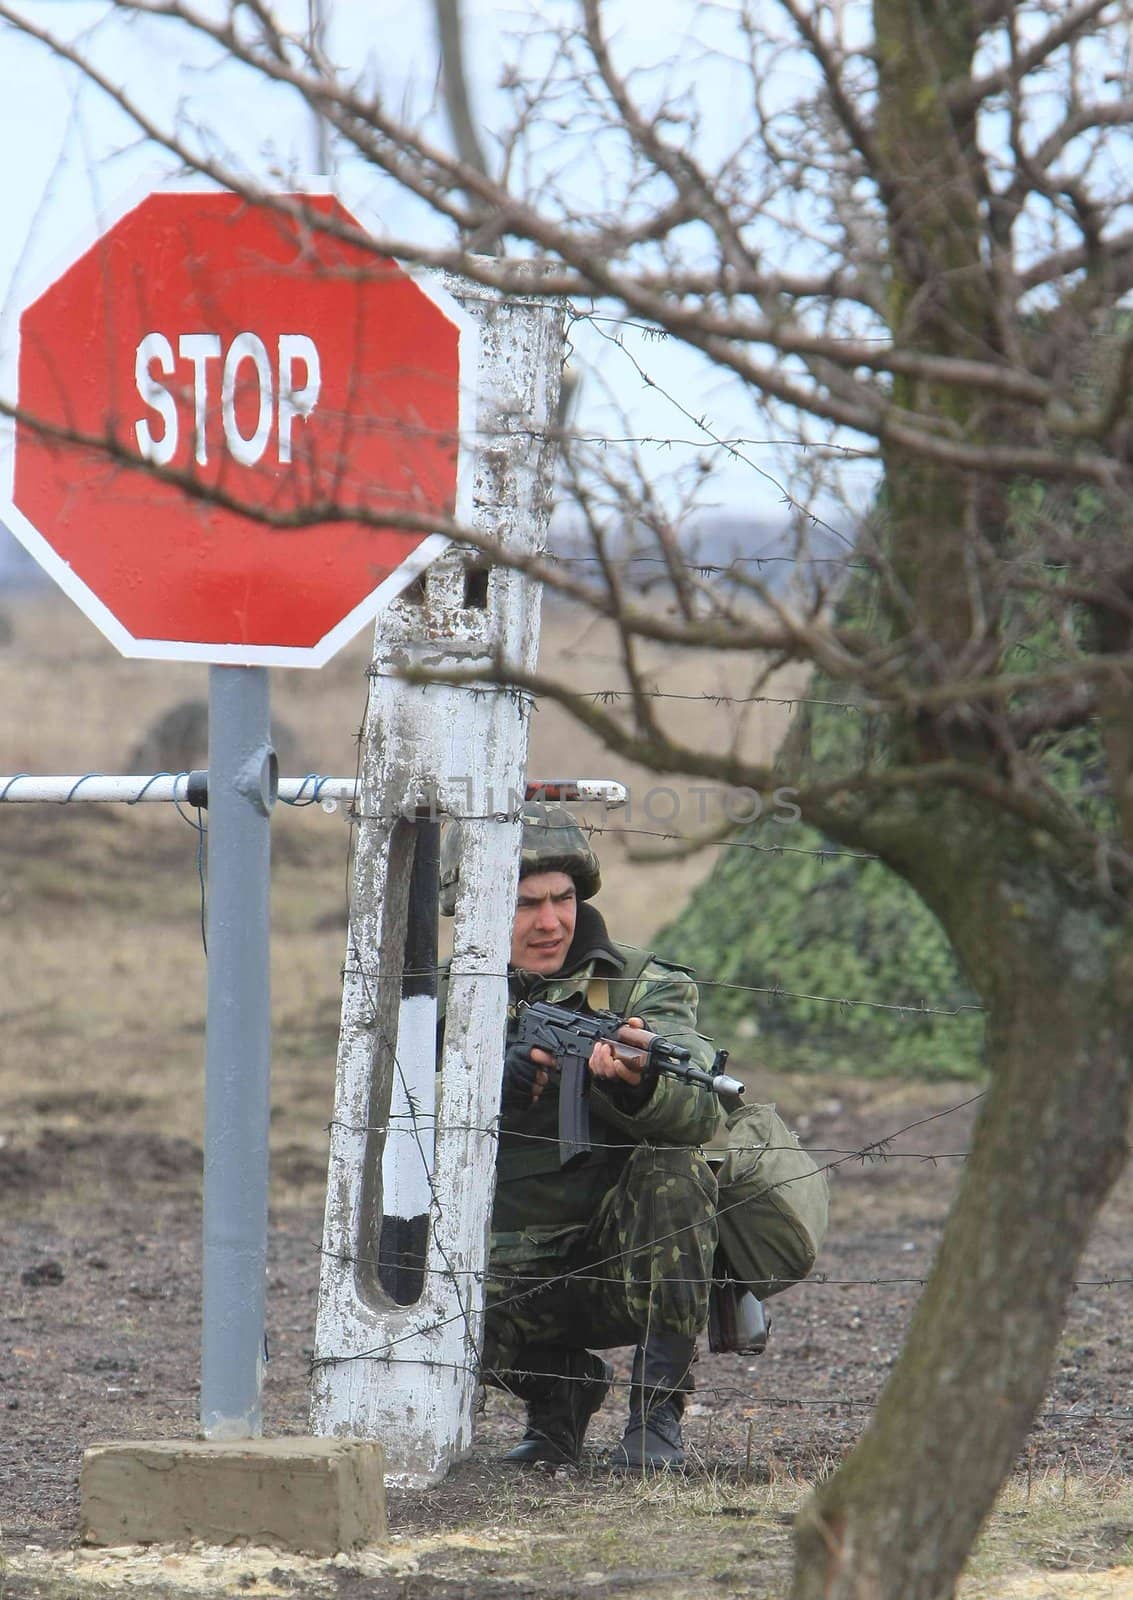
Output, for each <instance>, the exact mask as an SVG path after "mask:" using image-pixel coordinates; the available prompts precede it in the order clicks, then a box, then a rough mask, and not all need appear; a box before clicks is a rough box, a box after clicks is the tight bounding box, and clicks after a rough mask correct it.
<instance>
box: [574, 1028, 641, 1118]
mask: <svg viewBox="0 0 1133 1600" xmlns="http://www.w3.org/2000/svg"><path fill="white" fill-rule="evenodd" d="M618 1039H619V1040H620V1042H621V1044H620V1046H618V1045H613V1044H609V1043H607V1041H606V1040H605V1039H599V1040H598V1041H597V1043H596V1044H595V1046H594V1048H593V1050H592V1051H591V1052H590V1062H589V1066H590V1071H591V1074H592V1075H593V1076H594V1077H595V1078H597V1079H598V1081H599V1082H600V1083H601V1084H602V1087H603V1088H604V1089H605V1090H606V1091H607V1092H608V1093H611V1094H612V1096H613V1098H614V1099H615V1101H618V1102H620V1103H621V1104H622V1106H623V1108H624V1109H627V1110H628V1109H630V1108H631V1107H632V1108H634V1109H636V1107H637V1106H640V1105H644V1103H645V1101H646V1100H648V1098H649V1096H650V1094H652V1092H653V1084H654V1082H655V1081H656V1077H657V1074H656V1072H654V1071H651V1070H650V1067H649V1045H650V1041H651V1040H652V1039H653V1034H652V1033H650V1032H649V1030H648V1029H647V1028H646V1026H645V1024H644V1022H643V1021H642V1019H641V1018H640V1017H627V1018H626V1020H625V1022H624V1023H623V1024H622V1026H621V1027H620V1028H619V1029H618ZM626 1045H629V1046H631V1047H632V1048H631V1049H628V1050H627V1049H625V1048H624V1046H626Z"/></svg>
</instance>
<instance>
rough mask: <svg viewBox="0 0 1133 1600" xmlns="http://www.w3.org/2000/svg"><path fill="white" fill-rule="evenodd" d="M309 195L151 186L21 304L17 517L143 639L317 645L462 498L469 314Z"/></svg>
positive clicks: (133, 641) (244, 660) (56, 564)
mask: <svg viewBox="0 0 1133 1600" xmlns="http://www.w3.org/2000/svg"><path fill="white" fill-rule="evenodd" d="M291 198H294V199H295V200H297V201H298V200H299V199H300V197H298V196H295V197H291ZM302 205H303V207H304V208H308V209H309V210H310V211H312V212H314V213H316V214H317V216H318V217H319V218H322V219H325V220H326V222H327V223H328V224H330V225H331V228H332V230H333V228H334V226H335V225H338V224H341V225H342V227H343V228H344V230H345V232H346V235H347V236H344V237H339V236H336V235H335V233H334V232H333V231H330V232H328V231H324V230H323V229H321V228H318V227H316V226H312V224H311V223H310V222H304V221H303V220H301V219H299V218H297V217H295V216H292V215H289V214H287V213H286V212H285V211H284V210H281V209H280V206H279V205H278V203H277V204H276V205H274V206H273V205H272V204H271V203H270V202H269V203H265V204H262V205H251V204H249V203H248V202H246V201H245V200H243V199H241V198H240V197H238V196H235V195H231V194H226V193H219V192H217V193H157V194H151V195H150V196H149V197H148V198H146V199H145V200H143V201H142V202H141V204H139V205H138V206H136V208H135V209H134V210H132V211H130V212H128V213H127V214H126V215H125V216H123V217H122V218H121V219H120V220H119V221H118V222H117V223H116V224H115V225H114V226H113V227H111V228H110V229H109V230H108V231H107V232H106V233H104V234H103V235H102V236H101V237H100V238H99V239H98V240H97V241H96V242H95V243H94V244H93V245H92V246H91V247H90V248H89V249H88V250H86V252H85V253H84V254H82V255H80V256H79V257H78V258H77V259H76V260H75V261H74V263H73V264H72V265H71V266H70V267H68V268H67V270H66V271H64V272H63V273H62V275H61V276H60V277H59V278H57V279H56V281H55V282H54V283H52V284H51V286H50V287H49V288H48V289H46V290H45V291H44V292H43V293H42V294H41V295H40V296H39V297H38V298H37V299H36V300H34V301H33V302H32V303H31V304H30V305H28V306H27V308H26V309H25V310H24V312H23V315H22V317H21V319H20V340H19V368H18V404H19V413H20V420H19V421H18V422H17V423H16V427H15V446H14V452H13V455H14V462H13V464H12V466H11V469H10V470H11V477H12V487H11V501H12V504H11V507H10V508H9V511H8V518H7V519H8V520H9V522H10V523H11V525H12V531H13V532H14V533H15V534H16V535H17V537H18V538H20V539H21V541H22V542H23V543H24V544H25V545H26V546H27V548H28V549H29V550H31V552H32V553H33V554H34V555H35V556H37V558H38V559H39V560H40V561H41V563H42V564H43V565H44V566H46V567H47V568H48V570H49V571H50V572H51V573H52V574H53V576H55V577H56V578H57V580H58V581H59V582H60V583H61V584H62V585H63V586H64V587H65V588H66V589H67V590H68V592H69V593H70V594H71V595H72V597H73V598H74V599H75V600H76V601H77V602H78V604H79V605H80V606H81V607H82V608H83V610H84V611H86V612H87V614H88V615H89V616H90V617H91V618H92V619H93V620H94V621H95V622H96V623H97V624H98V625H99V626H100V627H101V628H102V629H103V631H104V632H105V633H106V634H107V635H108V636H109V637H110V638H111V639H112V640H113V641H114V643H115V644H117V645H118V647H119V649H121V650H122V651H123V652H124V653H126V654H128V655H144V656H163V657H167V658H168V657H173V658H180V659H191V660H197V661H214V662H227V663H234V664H245V665H253V664H255V665H271V664H275V665H311V666H317V665H319V664H321V662H323V661H325V660H326V659H327V658H328V657H329V656H330V655H331V654H332V653H333V652H334V650H336V649H337V648H338V647H339V645H341V644H343V643H344V642H345V641H346V639H348V638H349V637H350V636H351V635H352V634H353V633H354V632H356V631H357V629H358V628H359V627H360V626H361V625H362V623H363V622H365V621H366V620H367V619H368V618H369V617H371V616H372V615H373V614H374V613H375V612H376V611H377V610H378V609H379V608H380V606H381V605H382V604H384V603H385V602H386V601H388V600H389V599H391V598H393V596H395V595H396V594H397V593H399V592H400V590H401V589H403V588H404V587H405V585H406V584H407V583H409V582H410V581H411V580H412V579H413V578H414V577H415V576H416V575H417V573H418V572H419V571H420V570H421V569H422V567H423V566H425V565H426V564H427V562H428V561H429V560H431V559H432V558H433V557H434V556H435V555H436V554H437V553H438V551H439V550H440V549H441V548H443V545H444V540H443V539H441V538H439V537H438V536H436V535H431V534H430V533H429V532H428V529H427V528H426V529H425V530H424V531H407V530H405V529H399V528H397V527H396V526H392V525H391V523H393V522H394V521H395V520H396V519H397V518H398V517H405V516H410V517H423V518H426V519H427V518H429V517H434V518H437V517H448V516H451V515H452V514H454V512H459V511H460V510H461V509H462V508H461V507H458V504H457V487H458V447H459V441H460V428H461V414H460V413H461V395H462V392H463V393H465V394H467V393H468V392H470V390H471V389H472V387H473V385H472V379H473V375H474V366H475V332H474V329H473V328H472V325H471V323H470V321H469V319H468V318H467V317H465V315H464V314H463V313H462V312H461V311H460V309H459V308H458V307H457V305H456V304H455V302H454V301H453V300H452V299H451V298H450V297H449V296H448V295H447V294H445V293H444V291H443V290H440V289H439V288H437V287H435V286H433V285H427V284H425V283H423V282H422V281H421V280H419V279H417V278H415V277H411V276H410V275H409V274H408V273H407V272H405V271H404V269H403V268H401V267H400V266H399V265H398V264H397V263H396V262H394V261H391V260H389V259H388V258H384V257H380V256H376V255H375V254H374V253H373V252H372V251H371V250H369V249H367V248H366V247H365V244H364V243H361V242H357V241H355V240H352V239H351V238H350V237H349V236H348V235H349V232H350V230H352V229H354V228H355V227H356V224H355V223H354V220H353V218H352V217H351V216H350V214H349V213H348V212H347V211H346V210H345V209H344V208H343V206H342V205H341V204H340V203H339V202H338V201H337V200H335V199H333V198H332V197H330V196H318V197H312V196H305V197H302Z"/></svg>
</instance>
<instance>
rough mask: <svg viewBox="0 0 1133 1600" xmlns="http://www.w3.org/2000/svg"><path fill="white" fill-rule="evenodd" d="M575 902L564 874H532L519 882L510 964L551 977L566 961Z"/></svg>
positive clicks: (571, 936) (573, 893) (573, 920)
mask: <svg viewBox="0 0 1133 1600" xmlns="http://www.w3.org/2000/svg"><path fill="white" fill-rule="evenodd" d="M577 916H578V901H577V899H576V897H575V892H574V880H573V878H570V877H568V876H567V874H566V873H565V872H532V873H529V874H528V876H527V877H525V878H520V880H519V894H518V895H517V897H516V902H515V921H514V922H513V923H512V928H511V964H512V966H513V967H523V968H525V970H526V971H528V972H538V973H539V974H540V975H541V976H542V977H545V978H546V977H550V976H551V974H552V973H554V972H557V971H558V970H559V968H560V967H561V966H562V964H563V962H564V961H565V960H566V953H567V951H568V950H569V949H570V941H571V940H572V939H573V938H574V924H575V919H576V917H577Z"/></svg>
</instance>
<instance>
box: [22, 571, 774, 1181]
mask: <svg viewBox="0 0 1133 1600" xmlns="http://www.w3.org/2000/svg"><path fill="white" fill-rule="evenodd" d="M0 611H2V617H3V621H4V624H5V626H4V627H3V629H2V630H0V638H2V639H3V643H0V674H2V679H3V693H2V704H3V707H4V712H3V719H2V728H3V739H2V744H0V770H2V771H4V772H7V773H9V774H10V773H15V772H31V773H73V774H81V773H85V772H90V771H99V772H108V773H114V772H130V771H137V770H143V771H149V770H153V769H152V768H151V767H150V766H149V765H146V766H143V767H141V768H139V767H138V766H137V765H134V764H132V763H133V760H136V753H137V751H138V750H139V748H140V747H144V745H145V743H146V741H147V737H149V736H152V730H153V729H154V728H155V726H156V725H157V724H158V723H159V721H160V719H161V718H162V717H163V715H164V714H166V713H167V712H169V710H170V709H171V708H173V707H177V706H184V705H185V703H186V702H193V701H203V700H204V699H205V697H206V696H207V668H205V667H201V666H193V665H181V664H171V663H163V662H149V661H129V660H125V659H124V658H122V657H121V656H119V655H118V653H117V651H116V650H115V649H114V648H113V647H112V646H111V645H110V644H108V643H107V642H106V641H105V640H104V639H103V638H102V636H101V635H100V634H99V633H98V632H97V631H96V629H95V628H94V627H93V626H92V625H91V624H90V623H89V622H88V621H87V620H86V619H85V618H84V617H83V616H82V615H81V614H80V613H79V612H78V611H77V610H75V608H74V607H73V606H72V605H71V604H70V602H69V601H67V600H66V599H65V598H64V597H63V596H61V595H59V594H57V593H56V592H55V591H53V590H50V589H44V588H36V589H29V590H22V591H19V592H18V593H15V594H13V595H10V596H8V597H7V598H6V599H5V600H3V601H2V602H0ZM370 648H371V646H370V637H369V630H366V631H365V632H364V633H363V634H362V635H360V636H359V638H358V639H356V640H355V641H354V642H353V643H352V644H351V645H350V646H349V647H348V648H347V649H345V650H344V651H342V652H341V653H340V655H339V656H337V657H336V658H335V659H334V660H333V661H331V662H330V663H329V664H328V665H327V666H326V667H324V668H322V669H321V670H319V671H300V670H295V671H290V672H287V671H277V672H273V674H272V680H273V681H272V704H273V713H274V715H275V717H276V718H277V719H278V722H279V724H280V737H279V739H278V741H277V742H278V743H279V744H280V746H281V749H282V752H283V756H284V759H283V761H282V763H281V770H282V771H284V772H285V773H286V774H287V775H290V776H297V775H301V774H302V773H305V772H319V773H324V774H335V775H347V774H351V773H353V771H354V769H355V762H356V755H357V738H358V733H359V729H360V728H361V725H362V719H363V714H364V709H365V695H366V677H365V669H366V667H367V665H368V662H369V657H370ZM541 665H542V667H543V668H544V669H545V670H548V671H551V672H561V673H563V674H567V675H569V677H570V680H571V682H572V683H574V684H575V685H576V686H578V687H581V688H584V689H588V690H590V689H592V690H595V691H598V690H608V689H616V688H619V687H620V686H621V685H622V683H623V681H624V680H623V678H622V675H621V671H620V667H619V662H618V657H617V652H616V641H615V640H614V638H613V636H612V633H611V631H610V630H609V629H608V628H606V627H603V626H600V625H594V624H592V623H587V622H586V620H585V619H580V618H578V617H576V616H571V615H569V614H563V613H561V612H558V611H554V610H549V611H548V614H547V615H546V616H545V617H544V626H543V645H542V657H541ZM647 665H648V667H649V670H650V674H651V679H652V681H653V683H654V684H655V686H656V687H657V688H658V689H662V690H666V691H670V692H673V693H675V694H678V695H681V696H688V697H689V698H687V699H686V698H681V699H674V700H672V701H669V700H666V701H664V702H662V703H661V705H662V710H663V715H664V718H665V721H666V723H667V725H668V726H670V727H671V728H672V729H673V730H674V732H675V733H676V734H677V735H678V736H679V735H681V734H682V733H687V734H688V735H689V736H690V737H695V738H696V739H698V740H703V739H704V738H705V737H706V736H708V737H710V738H712V739H713V740H719V741H720V742H721V743H728V742H732V741H736V742H738V743H739V745H740V746H741V747H742V748H743V749H745V750H747V751H749V752H750V753H752V754H753V755H756V756H767V755H769V754H770V753H771V752H772V751H773V749H774V747H775V745H776V743H777V742H778V740H779V739H780V738H781V736H782V733H783V731H784V728H785V726H786V724H787V719H788V717H789V714H790V713H789V709H788V708H787V707H786V706H758V707H747V708H746V709H745V712H744V713H743V714H738V713H736V712H735V711H734V710H733V708H730V707H724V706H720V705H716V704H714V703H713V702H712V701H711V699H710V698H703V697H711V696H713V695H717V694H726V693H731V694H738V695H743V694H744V693H746V692H748V677H749V676H750V674H751V672H752V665H751V662H750V660H748V661H746V662H745V661H744V660H742V659H735V658H732V659H729V658H728V657H726V656H715V657H708V656H702V655H697V656H690V657H687V658H684V659H682V658H680V657H678V656H677V655H676V654H675V653H674V652H672V651H668V652H666V651H664V650H657V651H655V652H654V654H653V657H652V659H648V660H647ZM797 687H798V685H797V684H794V685H793V684H791V683H789V682H784V683H783V685H782V687H781V688H779V687H777V688H773V689H772V690H771V691H770V692H771V693H782V694H783V695H784V696H786V695H788V694H789V693H790V692H792V689H795V690H797ZM183 720H184V719H183ZM188 720H189V722H190V723H191V722H192V720H193V719H192V717H190V718H189V719H188ZM201 732H202V736H203V730H201ZM150 742H151V744H152V737H151V738H150ZM150 753H151V754H152V753H153V752H152V751H151V752H150ZM160 764H161V765H169V766H173V767H174V768H176V769H178V770H179V769H180V767H181V766H182V765H185V766H203V765H204V764H205V751H204V748H203V746H202V747H201V748H199V749H197V750H196V751H192V750H190V749H185V750H183V751H181V752H180V753H179V756H178V758H176V759H169V758H168V756H167V758H166V759H165V760H164V761H163V762H161V763H160ZM529 774H530V775H532V776H563V775H577V776H588V777H605V778H614V779H617V780H619V781H621V782H623V783H626V784H628V785H629V786H630V789H631V793H632V796H633V805H632V807H631V811H630V814H629V817H628V819H627V818H626V817H625V816H624V815H623V816H621V817H619V815H618V814H617V813H611V814H610V816H609V818H608V819H607V820H608V821H609V823H610V824H611V828H612V832H611V833H610V834H609V835H607V834H600V835H597V836H596V838H595V844H596V848H597V849H598V850H599V852H600V855H601V858H602V865H603V873H604V878H605V884H604V888H603V892H602V896H601V901H600V904H601V906H602V908H603V910H604V911H605V913H606V915H607V919H608V921H609V922H610V924H611V927H612V929H613V930H614V932H615V933H616V936H618V937H620V938H623V939H626V940H630V941H634V942H642V943H648V942H649V941H650V939H651V937H652V935H653V934H654V933H655V931H656V930H657V929H658V928H660V927H661V926H663V925H664V924H665V923H667V922H669V921H671V919H672V918H673V916H674V915H675V913H676V912H677V911H678V910H679V908H680V906H681V905H682V904H683V902H684V901H685V899H686V897H687V895H688V893H689V892H690V890H691V889H692V888H693V886H694V885H695V884H696V883H698V882H699V881H701V879H702V878H703V877H704V876H705V874H706V873H707V872H708V871H709V870H710V868H711V866H712V863H713V859H714V857H715V855H716V852H715V851H713V850H709V851H705V852H702V853H700V854H698V855H696V856H694V857H692V858H690V859H688V860H685V861H678V862H668V863H654V864H650V865H641V864H634V863H632V862H631V861H630V860H629V859H628V856H627V849H626V846H627V843H628V844H629V845H630V846H631V847H638V848H640V847H642V846H644V847H654V848H656V847H658V846H660V844H661V843H662V841H661V840H659V839H657V838H654V837H649V836H648V835H649V834H652V833H657V832H661V833H664V832H668V831H670V829H677V830H680V829H682V828H685V829H687V830H688V831H696V830H697V829H698V828H699V827H703V826H704V825H705V823H706V822H711V821H714V820H718V818H719V816H720V814H721V813H720V811H719V809H718V802H717V800H716V798H715V797H714V796H707V797H706V796H704V795H693V794H692V793H691V792H690V786H689V785H688V784H687V783H685V782H684V781H683V780H680V779H677V778H669V777H664V776H661V777H657V776H656V775H653V774H648V773H644V772H642V771H640V770H638V769H635V768H633V767H631V766H629V765H628V764H626V763H625V762H622V761H620V760H618V759H616V758H615V757H613V756H612V755H610V754H609V753H608V752H606V751H604V750H603V749H602V747H601V746H600V745H599V744H598V742H597V741H596V740H595V739H594V738H593V737H592V736H590V735H589V734H587V733H585V732H583V731H581V730H580V729H578V728H577V727H576V726H575V725H574V724H572V723H571V722H570V721H569V720H568V719H567V718H566V717H565V715H564V714H563V713H562V712H560V711H559V710H557V709H556V708H555V707H554V706H552V705H542V706H540V707H539V708H538V709H537V711H536V713H535V715H534V717H533V721H532V734H531V755H530V763H529ZM658 786H664V787H665V788H667V789H669V790H670V791H675V793H676V795H677V796H678V801H677V806H678V807H679V810H678V815H677V817H676V819H675V821H674V822H673V823H669V822H668V821H667V818H668V816H669V814H670V813H671V812H672V811H673V809H674V802H673V800H672V798H671V796H668V795H666V796H658V799H657V801H656V803H655V804H654V805H652V806H651V807H650V809H651V810H653V811H654V812H656V815H657V817H658V818H659V819H661V820H654V819H653V818H652V817H651V816H650V815H649V814H648V812H647V811H646V809H645V806H646V796H647V791H649V790H650V789H651V788H653V789H657V787H658ZM193 815H194V814H193V813H191V812H190V813H186V816H185V817H182V816H179V815H178V814H177V812H176V811H175V809H174V808H173V807H172V806H170V805H167V804H150V805H141V806H137V807H132V808H129V807H126V806H122V805H105V804H96V803H90V804H86V803H84V804H79V803H74V804H72V805H69V806H58V805H50V806H49V805H6V806H3V807H0V956H2V965H0V971H2V972H3V988H2V990H0V1024H2V1025H3V1032H2V1035H0V1037H2V1039H3V1047H2V1051H0V1138H7V1139H14V1140H15V1141H16V1142H17V1143H18V1144H19V1145H21V1146H25V1145H27V1144H29V1143H31V1142H33V1141H34V1139H35V1138H36V1136H37V1134H38V1132H39V1130H40V1129H41V1128H42V1127H44V1126H46V1125H50V1126H52V1127H54V1128H59V1127H64V1128H65V1127H67V1126H69V1125H76V1126H82V1125H86V1124H88V1123H90V1122H98V1121H101V1120H104V1119H106V1120H110V1121H113V1122H116V1123H119V1124H121V1123H127V1124H128V1125H129V1126H130V1127H131V1128H133V1129H136V1130H138V1131H139V1132H145V1131H151V1132H161V1133H164V1134H166V1135H172V1136H179V1137H184V1138H186V1139H189V1140H191V1141H192V1142H194V1143H197V1142H199V1139H200V1122H201V1100H202V1093H201V1091H202V1077H203V1051H204V995H205V958H204V953H203V950H202V939H201V883H200V880H199V876H198V872H199V866H200V862H199V839H198V835H197V833H196V831H195V829H194V828H193V827H192V826H191V825H190V822H191V820H192V818H193ZM345 815H346V813H345V810H344V809H340V810H339V811H338V812H337V813H336V814H334V815H327V814H325V813H324V812H323V811H322V810H321V809H320V808H319V807H318V806H311V807H308V808H304V809H300V810H295V809H292V808H289V807H287V806H283V805H280V806H278V807H277V808H276V812H275V817H274V821H273V887H272V894H273V912H272V915H273V935H272V938H273V956H272V960H273V976H272V984H273V1002H272V1003H273V1028H274V1046H273V1050H274V1057H273V1112H272V1117H273V1124H272V1132H273V1163H274V1167H273V1172H274V1176H275V1178H278V1179H279V1181H280V1183H281V1184H282V1185H283V1186H284V1187H285V1188H286V1190H287V1191H288V1192H294V1193H297V1194H298V1193H303V1194H306V1195H308V1196H309V1194H310V1193H311V1191H312V1189H313V1188H315V1187H317V1186H320V1185H321V1184H322V1183H323V1182H324V1181H325V1131H324V1130H325V1125H326V1122H327V1120H328V1118H329V1116H330V1111H331V1103H332V1095H333V1083H334V1062H335V1049H336V1042H337V1031H338V1011H339V1002H340V997H341V968H342V960H343V953H344V946H345V929H346V905H347V895H348V853H349V835H350V829H349V827H348V826H347V823H346V821H345ZM589 815H590V820H591V821H592V822H594V823H595V824H601V823H602V822H603V820H604V819H603V815H602V810H601V808H600V807H599V808H592V810H591V812H590V813H589ZM627 825H628V829H630V830H634V831H625V830H626V829H627ZM639 828H640V829H643V830H646V833H645V834H644V835H642V834H640V833H638V832H636V830H637V829H639ZM663 953H667V954H669V955H670V956H673V957H679V956H680V954H681V952H680V951H678V950H667V951H665V952H663ZM273 1182H274V1179H273Z"/></svg>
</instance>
